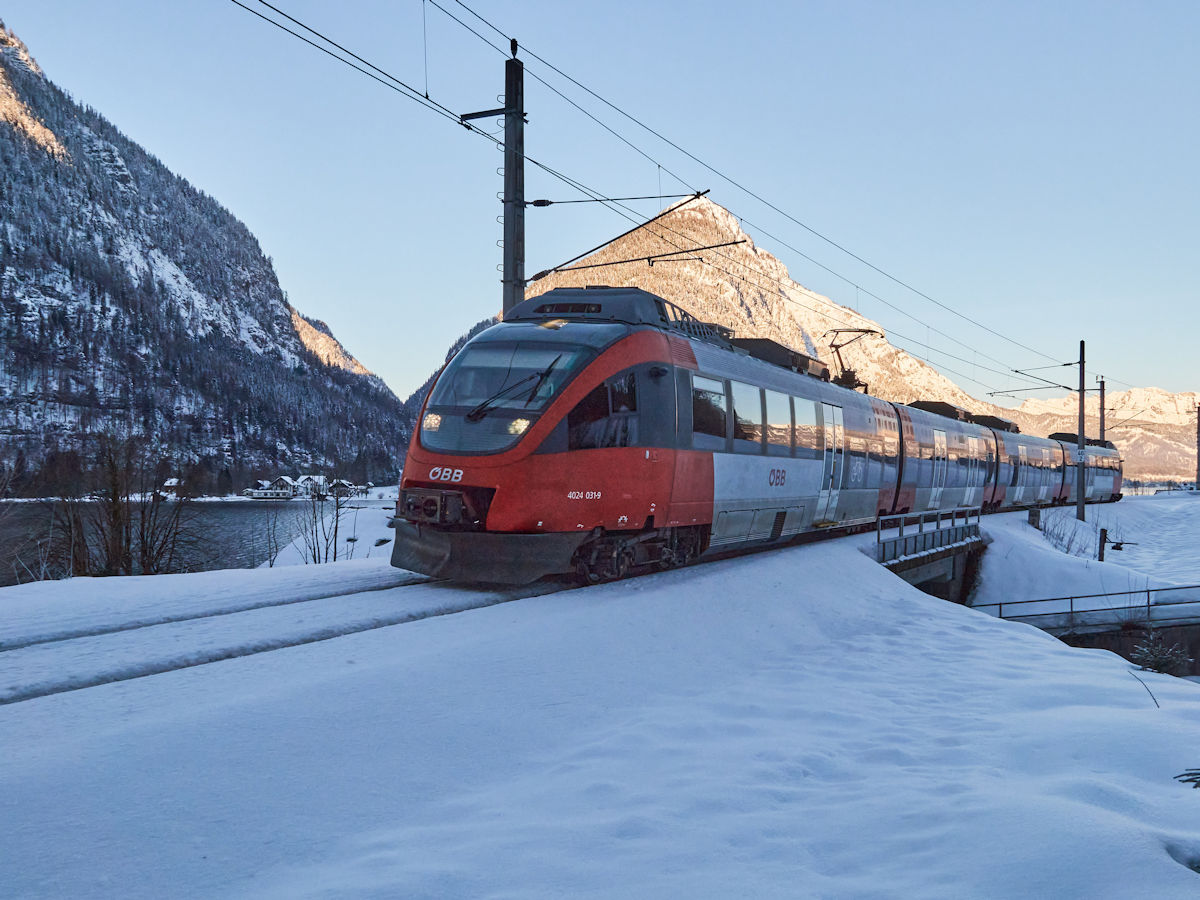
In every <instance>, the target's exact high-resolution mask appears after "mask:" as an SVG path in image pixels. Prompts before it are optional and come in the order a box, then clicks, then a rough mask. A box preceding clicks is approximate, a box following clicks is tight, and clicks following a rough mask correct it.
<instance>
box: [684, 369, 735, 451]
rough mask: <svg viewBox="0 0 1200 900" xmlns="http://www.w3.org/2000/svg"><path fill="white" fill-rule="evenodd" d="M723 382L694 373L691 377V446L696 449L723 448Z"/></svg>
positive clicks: (724, 419)
mask: <svg viewBox="0 0 1200 900" xmlns="http://www.w3.org/2000/svg"><path fill="white" fill-rule="evenodd" d="M727 415H728V411H727V409H726V402H725V382H723V381H716V380H714V379H712V378H703V377H701V376H700V375H696V376H694V377H693V378H692V446H693V447H695V448H696V449H697V450H724V449H725V421H726V417H727Z"/></svg>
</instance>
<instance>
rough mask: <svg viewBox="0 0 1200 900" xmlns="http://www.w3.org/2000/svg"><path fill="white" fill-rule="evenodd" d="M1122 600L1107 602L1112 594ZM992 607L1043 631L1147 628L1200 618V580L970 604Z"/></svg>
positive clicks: (998, 613)
mask: <svg viewBox="0 0 1200 900" xmlns="http://www.w3.org/2000/svg"><path fill="white" fill-rule="evenodd" d="M1114 597H1119V598H1123V600H1124V602H1121V603H1113V602H1109V603H1108V604H1107V605H1105V604H1104V603H1103V602H1102V601H1105V600H1108V601H1111V599H1112V598H1114ZM972 608H973V609H978V610H982V611H985V612H987V611H989V610H994V613H993V614H994V615H995V616H996V617H997V618H1001V619H1009V620H1011V621H1016V622H1025V623H1027V624H1029V625H1035V626H1037V627H1038V628H1041V629H1043V630H1044V631H1075V630H1077V629H1080V628H1086V629H1088V630H1093V631H1095V630H1106V629H1111V628H1113V627H1114V626H1115V627H1118V628H1120V627H1124V628H1150V627H1154V626H1160V627H1161V626H1165V625H1183V624H1190V623H1198V622H1200V584H1184V585H1179V586H1177V587H1168V588H1143V589H1142V590H1136V591H1110V592H1109V593H1105V594H1077V595H1075V596H1073V597H1045V598H1043V599H1039V600H1009V601H1007V602H1001V603H979V604H976V605H975V606H973V607H972Z"/></svg>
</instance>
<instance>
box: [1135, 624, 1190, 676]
mask: <svg viewBox="0 0 1200 900" xmlns="http://www.w3.org/2000/svg"><path fill="white" fill-rule="evenodd" d="M1129 658H1130V660H1132V661H1133V662H1135V663H1137V664H1138V665H1139V666H1141V668H1142V669H1145V670H1148V671H1151V672H1162V673H1163V674H1164V675H1175V674H1178V673H1180V672H1183V671H1186V669H1187V668H1188V666H1190V665H1191V664H1192V658H1191V657H1190V656H1188V655H1187V654H1186V653H1184V652H1183V649H1182V648H1181V647H1180V646H1179V645H1178V644H1168V643H1167V640H1166V638H1164V637H1163V636H1162V635H1161V634H1158V633H1156V632H1154V631H1150V632H1147V634H1146V637H1145V638H1143V640H1142V642H1141V643H1140V644H1138V645H1137V646H1136V647H1134V648H1133V652H1132V653H1130V654H1129Z"/></svg>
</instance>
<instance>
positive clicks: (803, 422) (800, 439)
mask: <svg viewBox="0 0 1200 900" xmlns="http://www.w3.org/2000/svg"><path fill="white" fill-rule="evenodd" d="M792 405H793V406H794V407H795V410H796V456H798V457H800V458H802V459H817V458H818V457H819V456H820V453H821V447H822V443H821V442H822V436H821V432H820V430H819V429H818V428H817V404H816V403H815V402H814V401H812V400H805V399H804V398H802V397H793V398H792Z"/></svg>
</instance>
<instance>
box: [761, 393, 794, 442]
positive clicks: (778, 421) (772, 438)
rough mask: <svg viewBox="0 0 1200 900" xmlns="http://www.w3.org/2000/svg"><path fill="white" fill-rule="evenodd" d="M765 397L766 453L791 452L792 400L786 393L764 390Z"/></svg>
mask: <svg viewBox="0 0 1200 900" xmlns="http://www.w3.org/2000/svg"><path fill="white" fill-rule="evenodd" d="M764 393H765V395H766V398H767V454H768V455H769V456H791V454H792V401H791V398H790V397H788V395H787V394H779V393H776V392H775V391H765V392H764Z"/></svg>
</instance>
